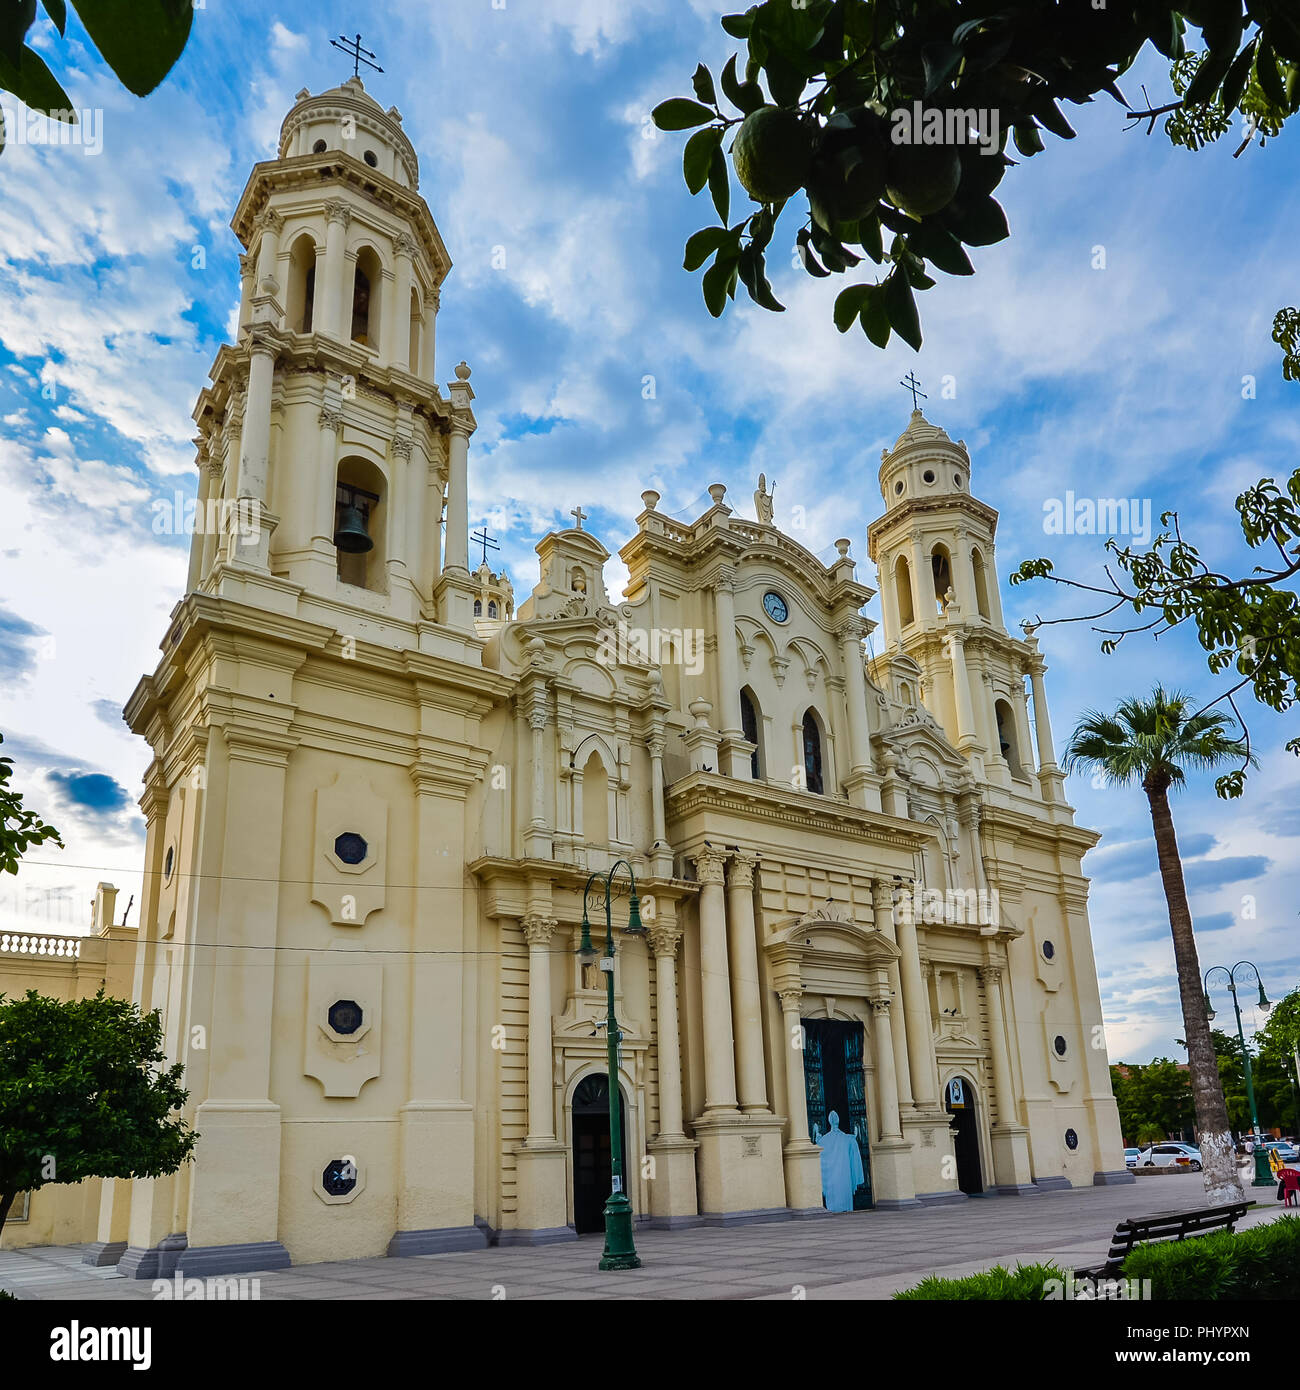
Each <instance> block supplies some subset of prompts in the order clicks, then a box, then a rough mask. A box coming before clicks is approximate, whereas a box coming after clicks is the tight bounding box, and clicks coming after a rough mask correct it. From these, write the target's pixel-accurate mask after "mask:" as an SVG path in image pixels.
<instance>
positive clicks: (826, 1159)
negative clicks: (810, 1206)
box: [816, 1110, 864, 1211]
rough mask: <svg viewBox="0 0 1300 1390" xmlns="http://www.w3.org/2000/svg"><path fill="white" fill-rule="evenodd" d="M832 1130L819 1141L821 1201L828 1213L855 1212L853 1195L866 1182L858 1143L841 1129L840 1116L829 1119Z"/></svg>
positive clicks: (835, 1114) (827, 1118)
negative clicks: (820, 1154) (820, 1153)
mask: <svg viewBox="0 0 1300 1390" xmlns="http://www.w3.org/2000/svg"><path fill="white" fill-rule="evenodd" d="M826 1121H827V1123H828V1125H829V1126H830V1128H829V1129H828V1130H827V1131H826V1133H825V1134H823V1135H822V1136H821V1138H820V1139H818V1140H817V1141H816V1142H817V1147H818V1148H819V1149H820V1150H821V1151H822V1200H823V1201H824V1202H825V1203H826V1210H827V1211H852V1210H853V1194H854V1193H855V1192H856V1191H857V1190H858V1188H859V1187H860V1186H861V1184H862V1182H863V1180H864V1179H863V1172H862V1154H861V1152H860V1150H859V1149H858V1141H857V1140H856V1139H854V1138H852V1137H851V1136H850V1135H848V1134H845V1133H844V1131H843V1130H842V1129H841V1128H840V1117H839V1112H838V1111H836V1110H832V1111H831V1113H830V1114H829V1115H828V1116H827V1117H826Z"/></svg>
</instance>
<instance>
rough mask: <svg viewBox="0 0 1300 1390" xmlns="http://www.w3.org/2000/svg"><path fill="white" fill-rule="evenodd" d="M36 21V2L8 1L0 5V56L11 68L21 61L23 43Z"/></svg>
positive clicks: (29, 0)
mask: <svg viewBox="0 0 1300 1390" xmlns="http://www.w3.org/2000/svg"><path fill="white" fill-rule="evenodd" d="M35 19H36V0H17V2H16V3H15V0H8V3H6V4H3V5H0V56H2V57H4V58H5V59H6V61H7V62H9V63H10V65H11V66H13V67H18V65H19V64H20V63H21V62H22V60H23V42H24V40H25V39H26V38H27V31H28V30H29V29H30V28H31V27H32V23H33V21H34V20H35Z"/></svg>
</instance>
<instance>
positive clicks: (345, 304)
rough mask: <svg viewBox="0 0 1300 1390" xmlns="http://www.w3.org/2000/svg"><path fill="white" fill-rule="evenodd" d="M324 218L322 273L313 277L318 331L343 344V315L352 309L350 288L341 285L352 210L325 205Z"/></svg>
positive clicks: (347, 330) (346, 334) (347, 332)
mask: <svg viewBox="0 0 1300 1390" xmlns="http://www.w3.org/2000/svg"><path fill="white" fill-rule="evenodd" d="M325 217H326V219H327V222H326V227H325V273H324V275H323V276H321V275H318V276H317V277H316V318H317V323H318V325H319V327H318V331H319V332H323V333H328V334H329V335H330V336H331V337H334V338H341V339H342V340H343V341H344V342H347V341H348V339H349V338H350V337H351V324H350V323H345V322H344V319H343V315H344V311H345V310H346V311H347V312H348V313H349V314H350V313H351V310H352V298H351V290H352V286H351V285H348V284H345V283H344V267H345V264H346V262H345V257H344V252H345V250H346V244H347V232H348V224H349V223H350V222H351V221H352V209H351V208H349V207H348V205H347V204H346V203H343V202H337V201H336V202H332V203H326V205H325Z"/></svg>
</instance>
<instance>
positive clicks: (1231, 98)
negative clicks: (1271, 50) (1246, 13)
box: [1219, 38, 1259, 112]
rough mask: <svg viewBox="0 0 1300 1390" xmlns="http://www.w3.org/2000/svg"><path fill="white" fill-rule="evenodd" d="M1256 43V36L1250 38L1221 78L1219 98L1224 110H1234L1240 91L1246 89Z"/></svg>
mask: <svg viewBox="0 0 1300 1390" xmlns="http://www.w3.org/2000/svg"><path fill="white" fill-rule="evenodd" d="M1258 44H1259V40H1258V38H1253V39H1251V41H1250V42H1249V43H1248V44H1247V45H1246V46H1245V48H1243V49H1242V50H1241V52H1240V53H1238V54H1237V56H1236V58H1234V59H1233V62H1232V66H1231V67H1230V68H1229V69H1228V75H1227V76H1226V77H1225V78H1224V79H1223V87H1222V89H1221V91H1220V94H1219V99H1220V101H1221V102H1222V103H1223V108H1224V110H1225V111H1229V112H1230V111H1235V110H1236V107H1237V103H1238V102H1239V101H1240V100H1241V94H1242V92H1244V91H1245V90H1246V81H1247V79H1248V78H1249V77H1250V65H1251V63H1252V62H1253V61H1254V58H1255V49H1256V47H1257V46H1258Z"/></svg>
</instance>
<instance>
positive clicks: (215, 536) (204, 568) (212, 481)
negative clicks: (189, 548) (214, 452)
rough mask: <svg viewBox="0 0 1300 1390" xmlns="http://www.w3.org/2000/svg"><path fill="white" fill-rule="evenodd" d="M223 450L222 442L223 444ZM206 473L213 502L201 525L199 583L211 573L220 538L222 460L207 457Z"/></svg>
mask: <svg viewBox="0 0 1300 1390" xmlns="http://www.w3.org/2000/svg"><path fill="white" fill-rule="evenodd" d="M222 447H223V450H224V444H223V446H222ZM206 472H207V473H208V475H209V476H208V493H207V495H208V499H209V501H210V502H211V503H213V504H215V505H213V506H210V507H209V509H208V510H209V513H210V514H209V515H208V516H205V518H204V522H203V526H204V530H203V558H202V561H201V563H200V565H199V579H198V582H199V583H200V584H201V583H202V582H203V581H204V580H205V579H206V578H207V577H208V575H210V574H211V573H212V566H213V564H214V563H215V561H216V558H217V545H218V543H219V542H220V539H221V510H222V509H221V505H220V504H221V503H222V502H223V501H224V500H225V499H224V498H223V497H222V486H221V474H222V460H221V458H220V457H213V458H209V459H208V461H207V464H206Z"/></svg>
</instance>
